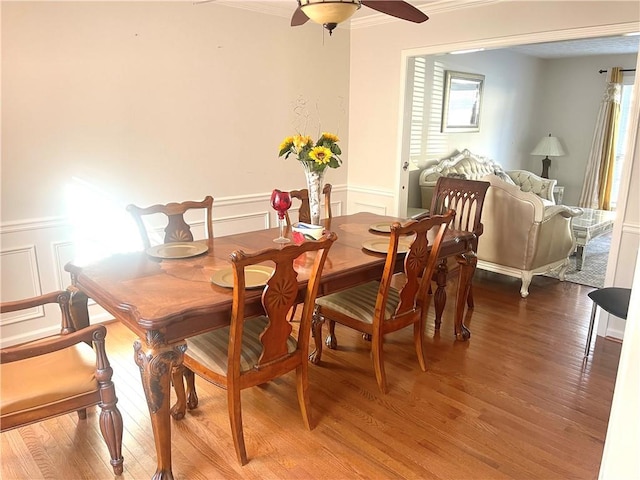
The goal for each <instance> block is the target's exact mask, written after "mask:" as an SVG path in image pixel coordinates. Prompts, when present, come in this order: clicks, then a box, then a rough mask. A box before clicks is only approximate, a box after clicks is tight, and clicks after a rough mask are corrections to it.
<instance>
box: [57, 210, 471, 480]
mask: <svg viewBox="0 0 640 480" xmlns="http://www.w3.org/2000/svg"><path fill="white" fill-rule="evenodd" d="M394 221H401V220H400V219H398V218H395V217H387V216H380V215H376V214H372V213H357V214H353V215H345V216H340V217H333V218H331V219H327V220H325V221H324V222H325V228H327V229H330V230H332V231H334V232H336V233H337V236H338V239H337V241H336V242H335V243H334V244H333V246H332V248H331V250H330V252H329V255H328V257H327V260H326V263H325V266H324V270H323V272H322V281H321V286H320V289H321V293H320V294H323V295H324V294H328V293H332V292H335V291H338V290H341V289H344V288H347V287H351V286H354V285H357V284H360V283H363V282H367V281H370V280H372V279H379V278H380V276H381V274H382V270H383V268H384V261H385V256H386V255H385V253H378V252H374V251H370V250H367V249H365V248H363V246H362V245H363V242H366V241H371V240H372V239H381V238H383V237H384V236H385V235H386V236H387V237H388V234H385V233H384V232H377V231H372V230H371V229H370V227H371V226H372V225H381V224H385V223H386V224H391V223H392V222H394ZM277 234H278V232H277V229H268V230H260V231H254V232H247V233H240V234H234V235H228V236H224V237H216V238H213V239H209V240H203V241H201V242H202V243H204V244H205V245H206V246H207V251H206V252H205V253H202V254H200V255H197V256H193V257H187V258H177V259H173V258H157V257H156V256H152V255H149V254H147V253H146V252H144V251H141V252H129V253H122V254H117V255H114V256H111V257H108V258H105V259H103V260H100V261H97V262H95V263H91V264H88V265H79V264H74V263H73V262H70V263H69V264H67V265H66V266H65V269H66V270H67V271H68V272H69V273H70V274H71V279H72V286H71V287H70V289H71V290H72V292H73V294H72V310H73V311H74V312H86V309H87V299H88V298H92V299H93V300H94V301H95V302H96V303H98V304H99V305H100V306H102V307H103V308H104V309H105V310H106V311H108V312H109V313H110V314H111V315H113V316H114V318H115V319H117V320H118V321H120V322H122V323H123V324H124V325H126V326H127V327H128V328H129V329H131V330H132V331H133V332H135V333H136V334H137V335H138V339H137V340H136V341H135V342H134V358H135V362H136V364H137V366H138V367H139V369H140V375H141V379H142V386H143V388H144V393H145V396H146V400H147V405H148V407H149V412H150V417H151V424H152V431H153V436H154V442H155V447H156V455H157V470H156V472H155V474H154V475H153V477H152V478H153V479H172V478H173V473H172V469H171V406H170V396H171V395H170V388H171V371H172V369H173V368H174V367H176V366H179V365H180V364H181V363H182V359H183V354H184V352H185V351H186V348H187V343H186V339H188V338H189V337H190V336H193V335H197V334H200V333H204V332H206V331H210V330H213V329H216V328H219V327H222V326H225V325H228V324H229V320H230V313H231V303H232V288H230V287H231V285H229V286H220V285H218V284H215V283H213V282H212V280H211V279H212V276H213V275H214V274H215V273H216V272H219V271H220V270H222V269H229V268H230V266H231V265H230V263H229V256H230V254H231V253H232V252H233V251H235V250H244V251H247V252H248V251H257V250H262V249H265V248H273V247H274V246H276V244H275V243H273V239H274V238H275V237H276V236H277ZM472 244H473V235H472V234H471V233H469V232H460V231H456V230H448V231H447V233H446V235H445V239H444V241H443V244H442V249H441V257H442V258H445V257H450V256H455V257H456V258H457V260H458V263H459V264H460V269H459V274H458V288H457V294H456V309H455V322H454V323H455V328H454V333H455V336H456V338H457V339H458V340H466V339H467V338H469V335H470V332H469V331H468V329H467V328H466V327H465V326H464V323H463V318H464V311H465V303H466V298H467V295H468V292H469V288H470V285H471V278H472V276H473V272H474V270H475V265H476V259H475V254H474V253H473V251H471V248H472ZM306 255H307V254H305V255H301V256H300V257H299V258H298V259H297V260H296V265H295V266H296V271H297V272H298V281H299V285H300V292H301V294H302V291H303V289H304V288H306V283H307V280H308V275H309V271H310V269H311V265H312V261H313V259H312V257H311V256H309V258H307V257H306ZM399 257H403V256H402V255H400V256H399ZM400 266H401V265H399V266H398V267H400ZM216 277H218V278H219V277H220V275H219V274H217V275H216ZM218 283H219V282H218ZM261 293H262V290H261V289H256V290H252V291H251V292H250V293H249V294H248V296H247V302H248V304H247V307H246V314H247V315H251V314H259V313H261V312H262V306H261V302H260V296H261ZM301 300H302V297H301ZM76 314H77V313H76ZM85 314H86V313H85ZM314 328H315V332H316V333H315V335H314V338H315V347H316V350H315V351H314V352H313V353H312V354H311V355H310V360H311V361H312V362H314V363H318V362H319V361H320V353H321V349H322V339H321V338H320V337H321V333H318V332H321V324H320V325H318V324H316V325H315V327H314Z"/></svg>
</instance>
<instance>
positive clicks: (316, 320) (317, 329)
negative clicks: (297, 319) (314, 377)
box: [309, 306, 324, 365]
mask: <svg viewBox="0 0 640 480" xmlns="http://www.w3.org/2000/svg"><path fill="white" fill-rule="evenodd" d="M323 323H324V317H323V316H322V315H320V314H319V313H318V307H317V306H316V307H315V308H314V310H313V317H312V319H311V332H312V333H313V342H314V344H315V347H316V348H315V350H314V351H313V352H311V354H310V355H309V361H310V362H311V363H313V364H314V365H318V364H319V363H320V360H321V359H322V324H323Z"/></svg>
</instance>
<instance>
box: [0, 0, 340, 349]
mask: <svg viewBox="0 0 640 480" xmlns="http://www.w3.org/2000/svg"><path fill="white" fill-rule="evenodd" d="M0 8H1V16H2V18H1V21H2V140H3V142H2V165H1V167H2V192H1V195H2V196H1V200H2V220H1V223H2V225H1V230H0V234H1V238H0V241H1V243H2V251H1V255H0V261H1V266H2V299H3V300H10V299H15V298H22V297H28V296H32V295H37V294H39V293H40V292H46V291H50V290H54V289H58V288H65V287H66V286H67V285H68V284H69V277H68V275H67V274H66V273H65V272H64V269H63V267H64V264H65V263H66V262H67V261H69V260H71V259H73V258H74V257H77V255H78V251H77V248H78V242H77V240H78V238H77V237H75V235H77V234H78V233H80V234H82V235H83V240H84V242H83V243H89V244H91V246H93V247H97V250H101V251H102V252H103V253H104V252H106V251H107V250H108V249H110V248H116V247H119V245H116V243H117V242H119V241H120V240H122V237H125V236H127V235H133V237H135V240H134V241H137V234H136V233H135V230H134V231H131V230H127V226H125V225H124V223H119V222H128V221H129V219H128V217H127V216H126V214H125V213H124V207H125V205H127V204H128V203H136V204H138V205H141V206H146V205H151V204H154V203H165V202H169V201H181V200H187V199H193V200H200V199H202V198H204V196H205V195H213V196H214V198H215V202H214V230H215V231H216V235H224V234H228V233H230V232H234V231H241V230H249V229H256V228H266V227H269V226H272V225H273V224H274V221H275V214H274V212H273V211H272V209H271V208H270V206H269V195H270V192H271V190H272V189H273V188H282V189H297V188H302V187H304V186H305V177H304V174H303V170H302V168H301V167H300V166H299V165H297V164H296V163H295V160H292V159H289V160H287V161H285V160H284V159H281V158H278V146H279V144H280V142H281V141H282V139H283V138H284V137H285V136H287V135H291V134H293V133H294V131H295V129H296V127H299V128H304V125H300V124H302V123H304V122H302V121H300V120H301V117H300V116H297V115H296V113H295V111H294V109H295V108H296V105H297V101H298V99H299V98H302V99H304V100H305V101H306V102H307V105H308V108H307V113H308V114H309V115H310V118H309V119H308V125H307V126H306V131H305V133H308V134H311V135H313V136H314V137H315V136H316V135H318V132H319V130H320V128H322V129H325V130H327V131H333V132H336V133H338V134H339V135H340V137H341V138H342V141H341V146H342V148H343V149H344V151H345V155H344V156H343V160H344V161H345V166H344V167H342V168H339V169H336V170H330V171H329V172H328V173H327V175H326V177H325V180H326V181H327V182H330V183H332V184H333V185H334V186H335V188H334V190H333V195H332V196H333V200H334V202H335V203H334V212H335V213H336V214H340V212H341V211H344V210H345V209H344V208H343V207H342V206H343V204H345V203H346V196H347V192H346V178H347V168H348V167H347V166H348V164H349V159H348V155H347V154H346V152H348V106H349V91H348V75H349V70H348V69H349V41H350V39H349V34H348V30H344V29H340V30H337V31H336V32H335V33H334V35H333V37H331V41H328V37H327V38H325V37H324V36H323V32H322V28H321V27H320V26H318V25H305V26H304V27H299V28H291V27H290V26H289V21H290V19H289V16H282V17H280V16H274V15H265V14H263V13H258V12H254V11H250V10H245V9H238V8H231V7H228V6H224V5H220V4H217V3H215V2H210V3H204V4H199V5H196V4H194V3H193V2H1V3H0ZM319 121H320V122H321V126H319V125H318V123H319ZM69 187H75V189H74V192H75V193H74V197H73V198H72V200H73V202H71V204H69V203H68V202H67V193H68V191H69ZM75 221H78V225H79V226H80V227H85V228H81V229H80V230H78V229H75V228H73V225H72V223H71V222H75ZM190 222H191V223H192V224H193V225H194V228H195V230H196V232H200V231H201V230H202V228H201V227H202V219H201V218H199V217H193V218H191V219H190ZM107 238H110V239H111V240H108V241H107V240H106V239H107ZM114 246H116V247H114ZM93 253H96V252H93ZM98 253H99V252H98ZM16 272H20V273H21V274H22V276H21V277H20V278H19V279H17V276H18V275H17V274H16ZM41 315H42V312H33V313H32V314H29V315H27V318H16V317H15V316H9V318H6V317H5V316H3V319H2V322H3V325H11V326H12V328H13V329H12V330H11V331H10V332H9V333H6V332H3V333H4V334H3V338H2V342H3V344H6V343H7V342H9V341H11V340H12V339H13V340H26V338H24V337H20V335H21V333H20V331H24V330H25V328H27V329H28V330H29V331H31V332H34V331H36V330H42V329H45V330H46V329H53V328H55V326H54V325H55V321H52V320H51V319H49V320H47V319H46V318H44V317H42V316H41ZM38 333H41V332H38Z"/></svg>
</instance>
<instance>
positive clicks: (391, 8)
mask: <svg viewBox="0 0 640 480" xmlns="http://www.w3.org/2000/svg"><path fill="white" fill-rule="evenodd" d="M361 3H362V4H363V5H365V6H367V7H369V8H373V9H374V10H377V11H378V12H381V13H386V14H387V15H391V16H392V17H396V18H400V19H402V20H409V21H410V22H414V23H422V22H425V21H427V20H429V17H427V16H426V15H425V14H424V13H422V12H421V11H420V10H418V9H417V8H416V7H414V6H413V5H411V4H409V3H407V2H405V1H403V0H362V1H361Z"/></svg>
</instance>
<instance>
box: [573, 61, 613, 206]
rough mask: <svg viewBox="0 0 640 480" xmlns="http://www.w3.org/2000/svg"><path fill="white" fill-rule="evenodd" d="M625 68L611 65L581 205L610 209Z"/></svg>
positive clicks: (583, 185) (592, 144)
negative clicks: (622, 69)
mask: <svg viewBox="0 0 640 480" xmlns="http://www.w3.org/2000/svg"><path fill="white" fill-rule="evenodd" d="M621 95H622V71H621V69H620V68H619V67H615V68H612V69H611V71H610V73H609V78H608V80H607V86H606V88H605V92H604V95H603V97H602V102H601V104H600V111H599V112H598V120H597V122H596V129H595V132H594V135H593V141H592V143H591V152H590V154H589V161H588V162H587V170H586V172H585V177H584V183H583V184H582V193H581V194H580V202H579V206H581V207H585V208H595V209H599V210H610V208H611V206H610V196H611V181H612V177H613V164H614V162H615V145H616V138H617V136H618V125H619V120H620V98H621Z"/></svg>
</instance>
